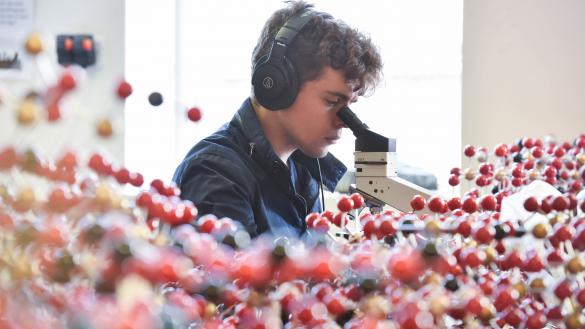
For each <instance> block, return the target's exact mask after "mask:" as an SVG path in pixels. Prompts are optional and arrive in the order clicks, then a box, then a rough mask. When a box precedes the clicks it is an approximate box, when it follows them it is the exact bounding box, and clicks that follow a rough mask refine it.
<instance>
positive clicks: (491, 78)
mask: <svg viewBox="0 0 585 329" xmlns="http://www.w3.org/2000/svg"><path fill="white" fill-rule="evenodd" d="M462 120H463V124H462V136H463V145H465V144H473V145H483V146H486V147H489V148H490V149H491V148H492V147H493V146H495V145H496V144H497V143H500V142H506V143H511V142H513V141H515V140H516V139H518V138H520V137H523V136H531V137H543V136H545V135H547V134H553V135H555V136H556V137H557V138H558V139H559V140H569V139H571V138H573V137H575V136H577V135H578V134H579V133H583V132H585V1H582V0H559V1H555V0H514V1H510V0H466V1H465V5H464V36H463V116H462Z"/></svg>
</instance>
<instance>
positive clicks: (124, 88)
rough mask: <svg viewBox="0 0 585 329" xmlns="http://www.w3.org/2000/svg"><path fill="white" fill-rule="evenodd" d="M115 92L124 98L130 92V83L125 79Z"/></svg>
mask: <svg viewBox="0 0 585 329" xmlns="http://www.w3.org/2000/svg"><path fill="white" fill-rule="evenodd" d="M116 93H117V94H118V97H120V98H122V99H125V98H127V97H128V96H130V95H131V94H132V85H130V84H129V83H128V82H126V81H122V82H120V84H119V85H118V89H117V90H116Z"/></svg>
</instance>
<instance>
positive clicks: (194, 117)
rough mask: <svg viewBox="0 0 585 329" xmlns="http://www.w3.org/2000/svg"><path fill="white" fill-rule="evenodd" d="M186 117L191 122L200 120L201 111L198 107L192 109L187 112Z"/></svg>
mask: <svg viewBox="0 0 585 329" xmlns="http://www.w3.org/2000/svg"><path fill="white" fill-rule="evenodd" d="M187 117H188V118H189V120H191V121H193V122H197V121H199V120H201V109H199V108H198V107H192V108H190V109H189V110H188V111H187Z"/></svg>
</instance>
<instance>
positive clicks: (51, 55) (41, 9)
mask: <svg viewBox="0 0 585 329" xmlns="http://www.w3.org/2000/svg"><path fill="white" fill-rule="evenodd" d="M35 4H36V9H35V23H34V30H36V31H38V32H40V33H41V34H42V37H43V42H44V48H45V51H44V53H43V54H41V55H40V56H39V58H38V59H37V63H38V66H39V67H40V68H41V70H42V72H43V74H42V76H41V74H39V70H38V69H37V68H36V67H33V70H32V75H31V76H30V78H27V79H21V80H8V79H2V80H0V88H1V89H2V90H3V93H4V95H5V96H4V100H5V103H4V104H3V105H1V106H0V149H3V148H4V146H6V145H8V144H18V146H34V147H35V148H36V149H38V150H39V151H40V152H41V153H42V154H44V155H46V156H52V155H53V154H55V153H59V152H61V151H62V150H63V149H65V148H74V149H76V150H78V151H80V152H82V153H87V152H90V151H93V150H100V151H103V152H106V153H107V154H110V155H111V156H112V157H113V158H114V159H115V160H116V161H117V162H118V161H119V162H121V161H122V160H123V155H124V130H123V129H124V113H123V107H124V104H123V102H121V101H119V100H118V99H117V98H116V96H115V88H116V87H117V84H118V81H119V79H121V78H123V76H124V1H122V0H100V1H95V0H36V1H35ZM82 33H83V34H86V33H87V34H92V35H93V36H94V39H95V41H96V44H97V50H98V54H97V56H98V57H97V63H96V66H94V67H91V68H89V69H88V70H87V72H86V74H85V78H83V79H82V80H81V81H79V88H77V89H76V90H75V91H74V92H73V93H72V94H70V95H68V96H66V98H65V99H64V100H63V104H62V119H61V120H60V121H58V122H55V123H48V122H47V121H46V119H45V117H44V109H43V108H41V109H40V110H41V111H40V113H39V114H40V115H41V116H40V118H39V119H40V120H39V121H38V123H37V124H36V125H34V126H32V127H25V128H22V127H20V126H18V125H17V122H16V109H17V106H18V104H19V103H20V102H21V100H22V97H23V96H24V95H25V94H26V93H27V92H28V91H29V90H30V89H31V88H33V87H34V88H35V89H37V90H38V91H39V92H44V90H45V89H46V84H45V82H44V81H43V78H45V79H48V81H47V82H48V83H49V84H52V83H55V81H56V79H57V77H58V74H59V73H60V72H61V70H62V68H61V67H60V66H59V65H58V64H57V56H56V48H55V42H56V35H57V34H82ZM24 35H28V33H24ZM24 42H25V40H24V39H23V40H22V44H23V45H24ZM105 117H109V118H110V120H111V121H112V123H113V125H114V135H113V136H112V138H110V139H107V140H104V139H102V138H99V137H97V134H96V130H95V127H96V124H97V121H98V120H100V119H102V118H105Z"/></svg>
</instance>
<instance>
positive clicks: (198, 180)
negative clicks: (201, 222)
mask: <svg viewBox="0 0 585 329" xmlns="http://www.w3.org/2000/svg"><path fill="white" fill-rule="evenodd" d="M245 170H246V168H245V166H244V165H243V164H241V165H238V163H237V161H234V160H233V159H228V158H227V157H222V156H220V155H216V154H200V155H199V156H197V158H194V159H192V160H191V161H190V162H189V164H188V166H187V167H186V168H185V170H184V171H183V172H182V174H181V175H180V179H178V181H177V184H178V186H179V188H180V189H181V198H182V199H185V200H191V201H192V202H193V203H194V204H195V206H196V207H197V210H198V212H199V214H201V215H205V214H213V215H215V216H217V217H218V218H221V217H229V218H231V219H233V220H235V221H238V222H240V223H241V224H242V225H243V226H244V228H245V229H246V230H247V231H248V232H249V233H250V234H251V235H253V236H255V235H257V225H256V223H255V221H254V212H253V208H252V204H253V203H252V198H253V192H252V191H251V187H252V186H253V183H252V182H250V181H249V180H250V179H251V177H253V176H252V174H251V173H246V172H245Z"/></svg>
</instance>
